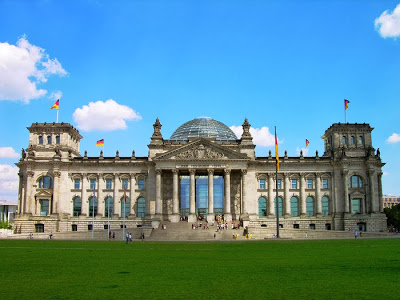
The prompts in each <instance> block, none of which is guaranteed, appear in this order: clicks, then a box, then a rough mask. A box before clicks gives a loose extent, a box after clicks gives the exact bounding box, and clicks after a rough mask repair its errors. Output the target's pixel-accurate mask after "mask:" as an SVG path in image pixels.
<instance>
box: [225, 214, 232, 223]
mask: <svg viewBox="0 0 400 300" xmlns="http://www.w3.org/2000/svg"><path fill="white" fill-rule="evenodd" d="M224 221H225V222H232V214H224Z"/></svg>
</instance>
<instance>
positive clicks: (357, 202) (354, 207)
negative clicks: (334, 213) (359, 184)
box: [351, 199, 362, 214]
mask: <svg viewBox="0 0 400 300" xmlns="http://www.w3.org/2000/svg"><path fill="white" fill-rule="evenodd" d="M361 210H362V203H361V199H351V213H352V214H357V213H361Z"/></svg>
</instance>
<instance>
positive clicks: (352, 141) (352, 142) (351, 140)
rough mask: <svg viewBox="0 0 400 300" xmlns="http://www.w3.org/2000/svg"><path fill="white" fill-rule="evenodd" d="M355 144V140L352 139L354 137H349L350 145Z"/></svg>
mask: <svg viewBox="0 0 400 300" xmlns="http://www.w3.org/2000/svg"><path fill="white" fill-rule="evenodd" d="M355 143H356V140H355V139H354V136H351V137H350V145H354V144H355Z"/></svg>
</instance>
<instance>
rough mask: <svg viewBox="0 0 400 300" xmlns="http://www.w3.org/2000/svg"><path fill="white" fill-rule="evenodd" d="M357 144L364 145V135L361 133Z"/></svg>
mask: <svg viewBox="0 0 400 300" xmlns="http://www.w3.org/2000/svg"><path fill="white" fill-rule="evenodd" d="M357 144H359V145H362V144H363V137H362V135H360V136H359V137H358V141H357Z"/></svg>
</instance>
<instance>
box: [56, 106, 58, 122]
mask: <svg viewBox="0 0 400 300" xmlns="http://www.w3.org/2000/svg"><path fill="white" fill-rule="evenodd" d="M56 123H58V109H57V120H56Z"/></svg>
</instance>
